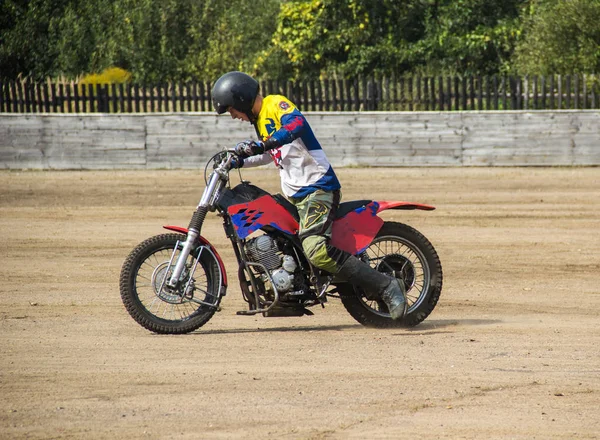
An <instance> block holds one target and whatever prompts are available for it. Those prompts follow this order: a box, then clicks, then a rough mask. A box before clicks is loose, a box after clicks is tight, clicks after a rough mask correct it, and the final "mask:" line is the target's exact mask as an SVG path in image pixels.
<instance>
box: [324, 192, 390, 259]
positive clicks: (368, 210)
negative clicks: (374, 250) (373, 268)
mask: <svg viewBox="0 0 600 440" xmlns="http://www.w3.org/2000/svg"><path fill="white" fill-rule="evenodd" d="M377 212H379V204H378V203H377V202H371V203H369V204H368V205H367V206H363V207H361V208H358V209H356V210H354V211H352V212H350V213H348V214H346V215H345V216H344V217H342V218H339V219H337V220H335V221H334V222H333V226H332V231H331V241H330V243H331V245H332V246H335V247H336V248H338V249H341V250H343V251H346V252H349V253H351V254H353V255H356V254H360V253H361V252H362V251H364V250H365V249H366V248H367V247H368V246H369V245H370V244H371V242H372V241H373V239H374V238H375V236H376V235H377V233H378V232H379V230H380V229H381V226H383V220H382V219H380V218H379V217H377Z"/></svg>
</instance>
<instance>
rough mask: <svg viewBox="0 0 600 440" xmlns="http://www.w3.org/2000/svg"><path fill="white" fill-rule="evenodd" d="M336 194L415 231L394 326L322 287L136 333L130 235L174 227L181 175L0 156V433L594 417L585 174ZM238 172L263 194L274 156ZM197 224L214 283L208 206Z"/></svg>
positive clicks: (488, 423)
mask: <svg viewBox="0 0 600 440" xmlns="http://www.w3.org/2000/svg"><path fill="white" fill-rule="evenodd" d="M338 174H339V176H340V179H341V180H342V183H343V185H344V199H345V200H351V199H357V198H367V197H370V196H373V197H375V198H377V199H396V200H409V201H415V202H422V203H429V204H433V205H435V206H437V208H438V209H437V210H436V211H433V212H429V213H426V212H403V211H392V212H387V213H385V214H384V216H385V218H386V219H393V220H396V221H402V222H405V223H408V224H410V225H412V226H414V227H416V228H417V229H419V230H420V231H421V232H423V233H424V234H425V235H426V236H427V237H428V238H429V239H430V240H431V241H432V243H433V244H434V246H435V247H436V249H437V250H438V253H439V255H440V258H441V260H442V265H443V267H444V290H443V292H442V297H441V299H440V302H439V304H438V306H437V308H436V310H435V311H434V312H433V313H432V315H431V316H430V317H429V318H428V319H427V320H426V321H425V322H424V323H423V324H421V325H419V326H417V327H415V328H411V329H394V330H374V329H368V328H364V327H362V326H360V325H359V324H357V323H356V322H355V321H353V319H352V318H351V317H350V315H348V314H347V313H346V312H345V310H344V308H343V307H342V305H341V304H340V303H338V302H335V301H331V302H330V303H329V305H328V306H327V307H326V308H325V309H324V310H321V309H318V310H317V309H315V310H314V311H315V315H314V316H312V317H302V318H263V317H242V316H236V315H235V312H236V311H237V310H241V309H243V308H244V306H245V304H244V303H243V301H242V300H241V294H240V291H239V288H238V287H237V286H235V285H232V286H230V289H229V291H228V294H227V297H226V298H225V299H224V301H223V303H222V306H223V307H222V311H221V312H220V313H217V314H216V315H215V316H214V317H213V319H212V320H211V321H210V322H209V323H208V324H207V325H205V326H204V327H203V328H201V329H200V330H199V331H198V332H195V333H193V334H191V335H186V336H158V335H154V334H152V333H149V332H148V331H146V330H144V329H143V328H142V327H140V326H138V325H137V324H136V323H135V322H134V321H133V320H132V319H131V318H130V317H129V315H128V314H127V313H126V312H125V309H124V307H123V306H122V304H121V300H120V297H119V289H118V278H119V272H120V269H121V264H122V262H123V260H124V258H125V256H126V255H127V253H128V252H129V251H130V249H131V248H132V247H133V246H134V245H136V244H137V243H138V242H140V241H142V240H143V239H145V238H147V237H149V236H151V235H155V234H160V233H162V232H163V230H162V228H161V226H162V225H163V224H180V225H182V226H187V224H188V221H189V217H190V215H191V213H192V211H193V208H194V207H195V205H196V203H197V201H198V199H199V197H200V194H201V190H202V188H203V180H202V178H201V176H200V174H199V173H197V172H190V171H187V172H177V171H156V172H146V171H143V172H141V171H140V172H133V171H131V172H130V171H127V172H116V171H112V172H7V171H3V172H0V188H1V190H0V242H1V248H0V258H1V259H0V277H1V279H2V283H1V284H0V331H1V339H0V341H1V342H0V344H1V345H0V349H1V350H0V351H1V357H0V438H3V439H15V438H68V439H71V438H86V439H89V438H94V439H96V438H106V439H115V438H129V439H137V438H151V439H165V438H166V439H169V438H176V439H181V438H189V439H196V438H209V439H212V438H217V439H218V438H253V439H263V438H278V439H279V438H284V439H346V438H361V439H362V438H365V439H366V438H369V439H373V438H394V439H400V438H451V439H454V438H459V439H463V438H464V439H484V438H485V439H533V438H536V439H592V438H599V435H600V434H599V433H600V410H599V409H598V408H599V404H600V348H599V347H600V312H599V306H600V287H599V285H600V169H598V168H551V169H544V168H517V169H513V168H508V169H507V168H495V169H492V168H477V169H462V168H449V169H447V168H446V169H340V170H338ZM244 177H245V178H247V179H249V180H252V181H253V182H255V183H257V182H259V181H261V182H263V183H264V184H263V186H264V187H265V188H266V189H268V190H271V191H277V189H278V180H277V176H276V173H275V171H272V170H252V172H249V171H246V172H245V173H244ZM204 235H205V236H206V237H207V238H208V239H209V240H210V241H211V242H212V243H213V244H214V245H215V246H216V247H217V248H218V249H219V250H220V252H221V255H222V257H223V258H224V260H225V263H226V266H227V267H228V269H229V274H230V278H231V279H234V278H235V265H234V260H233V253H232V252H231V251H230V249H229V248H228V243H227V241H226V240H225V239H224V236H223V231H222V229H221V225H220V222H219V219H218V218H217V217H216V216H215V215H212V216H211V217H210V220H209V221H208V223H207V225H206V227H205V230H204Z"/></svg>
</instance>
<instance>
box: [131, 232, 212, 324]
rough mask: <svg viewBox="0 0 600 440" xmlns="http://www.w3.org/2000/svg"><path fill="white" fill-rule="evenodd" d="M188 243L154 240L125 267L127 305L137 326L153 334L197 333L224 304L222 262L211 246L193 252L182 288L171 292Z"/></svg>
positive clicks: (168, 237) (169, 237) (174, 238)
mask: <svg viewBox="0 0 600 440" xmlns="http://www.w3.org/2000/svg"><path fill="white" fill-rule="evenodd" d="M185 239H186V236H185V235H182V234H162V235H157V236H155V237H151V238H149V239H147V240H145V241H143V242H142V243H140V244H139V245H138V246H137V247H136V248H135V249H134V250H133V251H132V252H131V253H130V254H129V256H128V257H127V258H126V259H125V262H124V263H123V268H122V269H121V278H120V289H121V299H122V301H123V304H124V305H125V308H126V309H127V312H128V313H129V314H130V315H131V317H132V318H133V319H134V320H135V321H136V322H137V323H138V324H140V325H141V326H142V327H144V328H146V329H148V330H150V331H152V332H155V333H161V334H182V333H189V332H192V331H194V330H196V329H198V328H200V327H201V326H203V325H204V324H206V323H207V322H208V320H209V319H210V318H211V317H212V316H213V315H214V313H215V311H216V310H217V308H218V306H219V303H220V301H221V287H222V282H221V274H220V269H219V265H218V262H217V261H216V259H215V257H214V254H213V253H212V252H211V251H210V250H209V249H208V248H204V247H202V246H200V245H198V247H197V248H196V249H194V250H193V251H192V252H191V253H190V256H189V257H188V260H187V261H186V265H185V268H184V271H183V274H182V277H181V280H180V283H179V285H178V287H177V288H175V289H169V288H167V286H166V285H165V284H166V283H165V282H164V281H165V278H166V279H168V278H169V277H170V274H171V272H172V269H173V267H174V265H175V263H176V261H177V256H178V255H179V252H180V251H181V249H182V247H183V243H184V242H185ZM173 252H175V256H174V257H173V259H172V260H171V258H172V256H173ZM198 255H200V258H198ZM169 262H171V263H170V264H169ZM196 262H197V264H196ZM186 288H187V290H186Z"/></svg>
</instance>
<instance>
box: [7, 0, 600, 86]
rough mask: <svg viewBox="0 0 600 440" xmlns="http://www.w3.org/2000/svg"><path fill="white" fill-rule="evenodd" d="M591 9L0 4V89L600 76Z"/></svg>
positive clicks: (481, 4)
mask: <svg viewBox="0 0 600 440" xmlns="http://www.w3.org/2000/svg"><path fill="white" fill-rule="evenodd" d="M598 23H600V2H599V1H598V0H568V1H566V0H503V1H500V0H403V1H397V0H380V1H377V2H374V1H372V0H300V1H298V0H252V1H251V0H228V1H227V2H224V1H221V0H86V1H85V2H82V1H78V0H30V1H26V0H3V2H0V77H9V78H16V77H18V76H29V77H33V78H35V79H42V78H45V77H48V76H50V77H57V76H62V77H68V78H78V77H81V76H82V75H85V74H89V73H96V72H101V71H103V70H104V69H106V68H108V67H111V66H117V67H120V68H124V69H126V70H128V71H129V72H131V73H132V76H133V80H135V81H137V82H154V83H155V82H161V81H167V80H173V81H187V80H190V79H208V80H211V79H214V78H215V77H217V76H219V75H220V74H221V73H223V72H225V71H228V70H243V71H247V72H249V73H252V74H254V75H257V76H259V77H261V78H272V79H298V78H315V77H318V76H323V75H328V76H332V75H337V76H342V77H353V76H355V75H358V74H372V73H375V74H386V75H391V74H395V75H400V74H404V73H413V74H414V73H417V74H426V75H433V74H455V73H458V74H494V73H513V72H518V73H521V74H528V73H529V74H534V73H567V72H576V71H577V72H597V71H598V70H600V25H598Z"/></svg>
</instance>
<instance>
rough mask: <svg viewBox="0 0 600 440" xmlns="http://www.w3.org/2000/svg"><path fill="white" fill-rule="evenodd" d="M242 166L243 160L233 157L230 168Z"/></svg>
mask: <svg viewBox="0 0 600 440" xmlns="http://www.w3.org/2000/svg"><path fill="white" fill-rule="evenodd" d="M243 166H244V159H243V158H241V157H234V158H232V159H231V168H232V169H233V168H242V167H243Z"/></svg>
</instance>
